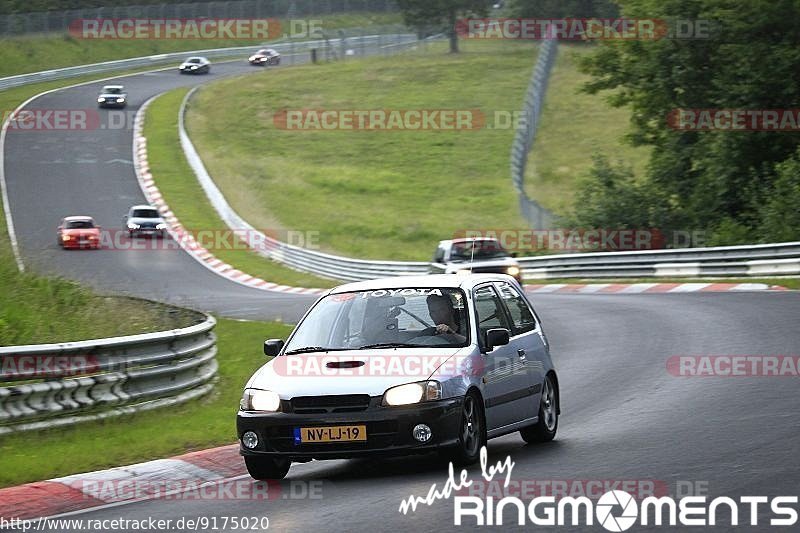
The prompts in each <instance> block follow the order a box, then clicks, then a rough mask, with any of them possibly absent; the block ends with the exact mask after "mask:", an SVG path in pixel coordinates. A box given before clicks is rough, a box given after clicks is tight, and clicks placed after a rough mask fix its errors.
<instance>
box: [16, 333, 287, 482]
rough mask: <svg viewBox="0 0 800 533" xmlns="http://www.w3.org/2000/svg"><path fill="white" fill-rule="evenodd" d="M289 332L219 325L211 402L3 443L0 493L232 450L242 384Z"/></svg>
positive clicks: (24, 435) (207, 399)
mask: <svg viewBox="0 0 800 533" xmlns="http://www.w3.org/2000/svg"><path fill="white" fill-rule="evenodd" d="M290 331H291V326H288V325H284V324H276V323H263V322H242V321H235V320H226V319H221V320H219V323H218V325H217V328H216V332H217V336H218V340H217V344H218V347H219V353H218V354H217V360H218V361H219V380H218V381H217V383H216V385H215V387H214V390H213V392H212V393H211V394H209V395H207V396H205V397H203V398H201V399H199V400H195V401H193V402H191V403H188V404H183V405H179V406H176V407H173V408H170V409H166V410H163V409H162V410H156V411H151V412H147V413H141V414H136V415H132V416H124V417H117V418H113V419H110V420H108V421H106V422H89V423H85V424H80V425H77V426H74V427H71V428H64V429H53V430H50V431H45V432H36V434H35V438H34V435H33V434H31V433H21V434H18V435H11V436H8V437H4V438H3V440H2V441H0V454H2V456H3V459H4V460H3V468H2V469H0V486H2V487H6V486H12V485H18V484H20V483H26V482H29V481H36V480H42V479H48V478H52V477H57V476H63V475H67V474H74V473H78V472H86V471H90V470H97V469H101V468H109V467H113V466H119V465H124V464H130V463H135V462H139V461H144V460H148V459H155V458H159V457H169V456H172V455H177V454H181V453H185V452H188V451H193V450H199V449H204V448H209V447H212V446H219V445H223V444H230V443H233V442H236V429H235V427H236V421H235V415H236V408H237V406H238V404H239V398H240V396H241V392H242V388H243V387H244V384H245V382H246V381H247V379H248V378H249V377H250V375H251V374H252V373H253V372H254V371H255V370H256V369H257V368H258V367H259V366H261V365H262V364H263V363H264V362H265V361H264V356H263V355H261V353H262V352H261V345H262V343H263V341H264V339H265V338H268V337H280V338H286V336H287V335H288V334H289V332H290ZM32 438H34V440H35V443H36V444H35V446H32V445H31V442H32V441H31V439H32Z"/></svg>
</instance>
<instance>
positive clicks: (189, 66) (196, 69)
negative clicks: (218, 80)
mask: <svg viewBox="0 0 800 533" xmlns="http://www.w3.org/2000/svg"><path fill="white" fill-rule="evenodd" d="M178 71H179V72H180V73H181V74H208V73H209V72H211V61H209V60H208V59H206V58H205V57H200V56H196V57H190V58H188V59H187V60H186V61H184V62H183V63H181V64H180V66H179V67H178Z"/></svg>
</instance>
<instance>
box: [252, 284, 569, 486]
mask: <svg viewBox="0 0 800 533" xmlns="http://www.w3.org/2000/svg"><path fill="white" fill-rule="evenodd" d="M264 352H265V354H266V355H268V356H274V357H273V359H272V360H271V361H269V362H268V363H267V364H265V365H264V366H262V367H261V368H260V369H259V370H258V371H256V373H255V374H254V375H253V376H252V377H251V378H250V380H249V381H248V382H247V385H246V386H245V389H244V394H243V396H242V399H241V402H240V406H239V414H238V417H237V430H238V437H239V443H240V453H241V454H242V455H243V456H244V460H245V464H246V466H247V469H248V472H249V473H250V475H251V476H252V477H254V478H256V479H280V478H283V477H284V476H285V475H286V473H287V472H288V470H289V467H290V465H291V462H292V461H297V462H307V461H310V460H312V459H338V458H351V457H363V456H374V455H406V454H414V453H427V452H439V453H441V454H443V455H444V456H446V457H447V458H449V459H451V460H453V461H454V462H456V463H458V464H470V463H473V462H475V461H477V460H478V458H479V455H480V450H481V448H482V447H483V446H484V445H485V443H486V441H487V439H491V438H494V437H499V436H501V435H506V434H508V433H512V432H515V431H518V432H519V433H520V434H521V436H522V438H523V439H524V440H525V441H526V442H545V441H549V440H552V439H553V438H554V437H555V434H556V430H557V428H558V416H559V412H560V407H559V388H558V378H557V376H556V371H555V368H554V367H553V363H552V360H551V358H550V347H549V343H548V341H547V337H546V336H545V334H544V332H543V330H542V325H541V322H540V321H539V319H538V317H537V315H536V313H535V312H534V310H533V308H532V307H531V305H530V302H529V301H528V300H527V298H526V297H525V295H524V293H523V291H522V288H521V287H520V285H519V284H518V283H517V282H516V281H515V280H514V279H513V278H512V277H510V276H507V275H502V274H471V275H466V276H448V275H429V276H410V277H409V276H407V277H398V278H388V279H380V280H373V281H366V282H357V283H350V284H346V285H341V286H339V287H336V288H334V289H331V290H329V291H328V292H327V293H326V294H325V295H324V296H323V297H322V298H320V299H319V300H318V301H317V303H316V304H314V306H312V308H311V309H310V310H309V311H308V312H307V313H306V315H305V316H304V317H303V319H302V320H301V321H300V323H299V324H298V325H297V327H296V328H295V329H294V331H293V332H292V334H291V335H290V336H289V339H288V340H287V341H286V342H285V343H284V341H283V340H279V339H272V340H268V341H266V342H265V344H264Z"/></svg>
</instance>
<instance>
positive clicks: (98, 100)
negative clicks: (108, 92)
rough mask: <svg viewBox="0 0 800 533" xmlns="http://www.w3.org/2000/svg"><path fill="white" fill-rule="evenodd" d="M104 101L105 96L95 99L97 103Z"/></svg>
mask: <svg viewBox="0 0 800 533" xmlns="http://www.w3.org/2000/svg"><path fill="white" fill-rule="evenodd" d="M105 101H106V99H105V98H98V99H97V102H98V103H103V102H105Z"/></svg>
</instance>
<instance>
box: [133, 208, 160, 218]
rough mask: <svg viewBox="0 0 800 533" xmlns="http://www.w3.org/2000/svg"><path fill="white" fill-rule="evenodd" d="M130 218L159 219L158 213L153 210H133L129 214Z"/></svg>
mask: <svg viewBox="0 0 800 533" xmlns="http://www.w3.org/2000/svg"><path fill="white" fill-rule="evenodd" d="M131 217H132V218H161V215H159V214H158V211H156V210H155V209H134V210H133V213H132V214H131Z"/></svg>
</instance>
